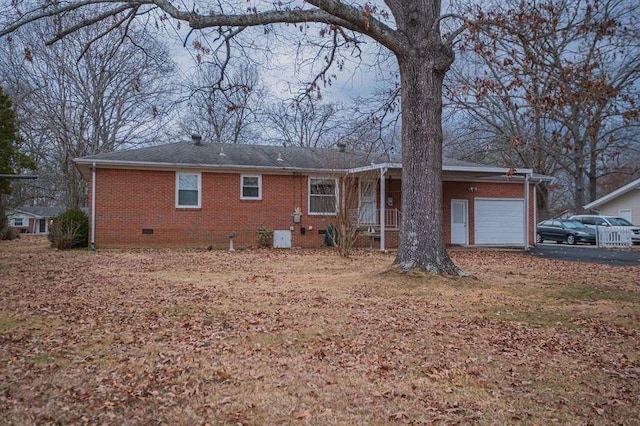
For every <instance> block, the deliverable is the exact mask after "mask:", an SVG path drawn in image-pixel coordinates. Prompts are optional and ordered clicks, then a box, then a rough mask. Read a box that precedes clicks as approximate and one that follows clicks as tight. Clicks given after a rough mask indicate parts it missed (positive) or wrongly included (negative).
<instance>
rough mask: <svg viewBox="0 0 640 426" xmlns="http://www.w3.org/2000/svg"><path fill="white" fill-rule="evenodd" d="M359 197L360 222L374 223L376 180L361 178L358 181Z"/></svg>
mask: <svg viewBox="0 0 640 426" xmlns="http://www.w3.org/2000/svg"><path fill="white" fill-rule="evenodd" d="M359 185H360V191H359V193H360V197H359V206H358V209H359V212H360V217H359V219H360V224H366V225H375V224H376V181H375V180H363V179H361V180H360V181H359Z"/></svg>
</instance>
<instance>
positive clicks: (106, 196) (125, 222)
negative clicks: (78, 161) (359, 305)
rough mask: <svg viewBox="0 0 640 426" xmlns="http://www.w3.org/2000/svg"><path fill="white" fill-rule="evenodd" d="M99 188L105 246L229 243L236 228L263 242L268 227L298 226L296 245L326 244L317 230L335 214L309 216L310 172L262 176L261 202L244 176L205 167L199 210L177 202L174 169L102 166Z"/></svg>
mask: <svg viewBox="0 0 640 426" xmlns="http://www.w3.org/2000/svg"><path fill="white" fill-rule="evenodd" d="M96 191H97V194H98V197H97V203H96V218H97V221H96V245H97V246H98V247H110V246H187V247H188V246H192V247H202V246H208V245H212V246H216V247H226V246H228V237H227V235H228V234H229V233H231V232H235V233H236V237H235V239H234V241H235V245H236V246H237V247H244V246H257V245H258V228H259V227H260V226H261V225H264V226H266V227H267V228H271V229H290V227H291V226H293V227H294V231H293V232H292V245H293V246H294V247H317V246H321V245H322V244H323V243H324V235H321V234H319V232H318V231H320V230H324V229H326V228H327V226H328V224H329V222H330V221H331V219H332V217H330V216H319V215H309V214H308V202H307V191H308V184H307V176H293V175H266V174H263V175H262V200H261V201H254V200H250V201H249V200H241V199H240V175H239V174H230V173H206V172H203V173H202V198H201V200H202V202H201V208H198V209H189V208H186V209H185V208H176V207H175V172H173V171H145V170H116V169H98V170H97V177H96ZM90 202H91V201H90ZM89 205H91V204H89ZM296 207H300V208H301V209H302V212H303V216H302V221H301V223H299V224H294V223H293V219H292V217H291V213H292V212H293V210H294V209H295V208H296ZM310 226H311V227H313V229H312V230H309V227H310ZM303 227H304V228H305V230H306V233H305V234H304V235H303V234H302V233H301V228H303ZM143 229H152V230H153V234H151V235H145V234H143V233H142V230H143Z"/></svg>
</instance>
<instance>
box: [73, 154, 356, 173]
mask: <svg viewBox="0 0 640 426" xmlns="http://www.w3.org/2000/svg"><path fill="white" fill-rule="evenodd" d="M73 161H74V162H75V163H76V164H77V165H78V166H92V167H96V165H98V166H107V167H108V166H111V167H114V168H118V167H121V168H138V169H153V170H164V169H166V170H176V169H183V170H184V169H197V170H216V171H237V170H249V171H257V170H265V171H269V172H281V171H290V172H292V173H318V174H336V173H346V172H348V170H349V169H313V168H311V169H309V168H302V167H286V166H283V167H269V166H246V165H234V164H231V165H229V164H224V165H222V164H220V165H218V164H191V163H157V162H150V161H95V160H83V159H82V158H75V159H74V160H73Z"/></svg>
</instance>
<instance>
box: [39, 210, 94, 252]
mask: <svg viewBox="0 0 640 426" xmlns="http://www.w3.org/2000/svg"><path fill="white" fill-rule="evenodd" d="M49 241H51V247H55V248H57V249H61V250H64V249H70V248H78V247H86V246H87V245H88V242H89V218H88V217H87V215H86V214H84V212H83V211H82V210H80V209H71V210H67V211H66V212H64V213H62V214H61V215H60V216H58V217H57V218H56V219H55V220H54V221H53V224H52V225H51V227H50V230H49Z"/></svg>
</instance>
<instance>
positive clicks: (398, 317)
mask: <svg viewBox="0 0 640 426" xmlns="http://www.w3.org/2000/svg"><path fill="white" fill-rule="evenodd" d="M452 257H453V258H454V260H455V262H456V263H457V264H458V265H460V266H462V267H463V269H465V270H466V271H468V272H471V273H472V274H474V275H475V276H476V279H460V278H456V279H454V278H445V277H433V276H428V275H424V276H400V275H398V274H396V273H394V272H391V271H390V270H389V266H390V265H391V262H392V261H393V255H392V254H383V253H378V252H367V251H362V252H358V253H356V255H355V256H354V257H353V259H351V260H346V259H341V258H339V257H337V256H336V255H335V254H334V253H333V252H331V251H329V250H317V251H296V250H294V251H273V250H255V251H240V252H236V253H233V254H229V253H226V252H219V251H205V250H202V251H200V250H122V251H119V250H112V251H102V250H99V251H98V252H96V253H93V252H91V251H69V252H60V251H54V250H51V249H49V248H47V246H46V242H45V241H44V240H42V239H35V238H21V239H20V240H17V241H10V242H1V243H0V283H1V285H0V369H1V374H0V423H3V424H27V423H36V424H47V423H59V424H84V423H91V424H95V423H104V424H161V423H165V424H184V425H193V424H206V423H209V424H255V425H261V424H290V423H291V424H318V425H320V424H321V425H326V424H383V423H398V424H403V423H408V424H431V423H434V422H442V423H456V422H460V423H478V424H505V423H517V422H524V423H528V424H548V423H551V422H556V423H560V424H585V423H593V424H606V423H616V424H617V423H619V424H628V425H632V424H638V418H640V285H639V281H640V267H608V266H603V265H594V264H580V263H568V262H559V261H552V260H546V259H539V258H535V257H533V256H531V255H526V254H523V253H520V252H515V251H513V252H505V251H484V252H478V251H456V252H453V253H452Z"/></svg>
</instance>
